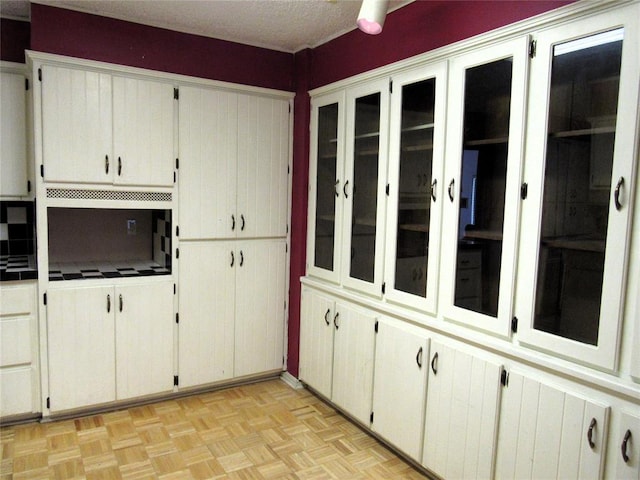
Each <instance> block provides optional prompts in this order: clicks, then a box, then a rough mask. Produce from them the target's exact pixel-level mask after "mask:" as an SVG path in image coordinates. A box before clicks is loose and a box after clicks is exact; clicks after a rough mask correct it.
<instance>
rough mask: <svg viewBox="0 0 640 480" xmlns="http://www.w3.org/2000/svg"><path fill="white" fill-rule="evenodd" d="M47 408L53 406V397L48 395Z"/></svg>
mask: <svg viewBox="0 0 640 480" xmlns="http://www.w3.org/2000/svg"><path fill="white" fill-rule="evenodd" d="M47 408H51V398H50V397H47Z"/></svg>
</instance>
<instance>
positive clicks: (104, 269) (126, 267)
mask: <svg viewBox="0 0 640 480" xmlns="http://www.w3.org/2000/svg"><path fill="white" fill-rule="evenodd" d="M170 274H171V271H170V270H169V269H168V268H166V267H163V266H161V265H159V264H158V263H156V262H154V261H153V260H130V261H127V260H123V261H118V262H82V263H80V262H69V263H51V264H49V281H58V280H87V279H92V278H120V277H146V276H150V275H170Z"/></svg>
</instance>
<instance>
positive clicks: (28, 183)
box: [27, 180, 31, 192]
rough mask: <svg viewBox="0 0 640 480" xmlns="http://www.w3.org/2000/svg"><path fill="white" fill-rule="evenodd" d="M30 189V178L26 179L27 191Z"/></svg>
mask: <svg viewBox="0 0 640 480" xmlns="http://www.w3.org/2000/svg"><path fill="white" fill-rule="evenodd" d="M30 191H31V180H27V192H30Z"/></svg>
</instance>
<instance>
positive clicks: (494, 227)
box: [440, 38, 528, 336]
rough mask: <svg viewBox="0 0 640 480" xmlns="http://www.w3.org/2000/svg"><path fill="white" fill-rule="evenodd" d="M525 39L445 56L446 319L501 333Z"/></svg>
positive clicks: (511, 247)
mask: <svg viewBox="0 0 640 480" xmlns="http://www.w3.org/2000/svg"><path fill="white" fill-rule="evenodd" d="M527 45H528V39H527V38H521V39H518V40H515V41H511V42H507V43H503V44H498V45H496V46H493V47H490V48H486V49H482V50H478V51H474V52H472V53H469V54H466V55H463V56H460V57H457V58H454V59H452V61H451V68H450V83H449V106H450V109H449V111H448V131H447V153H446V155H447V157H446V159H445V163H446V167H445V168H446V170H445V181H446V184H445V185H443V187H444V195H443V197H444V203H445V206H444V212H443V215H444V219H443V243H442V252H443V255H442V259H443V260H442V261H443V263H442V265H441V275H440V277H441V279H442V286H441V288H442V297H441V298H442V309H443V313H444V316H445V318H446V319H448V320H453V321H455V322H460V323H464V324H466V325H469V326H472V327H474V328H478V329H482V330H486V331H490V332H492V333H494V334H498V335H502V336H507V335H509V324H510V320H511V316H512V306H513V286H514V275H515V265H516V258H515V250H516V248H515V247H516V241H517V225H518V222H517V218H518V210H519V202H520V176H521V166H522V156H523V142H522V137H523V121H524V101H525V97H526V95H525V90H526V77H525V74H526V61H527Z"/></svg>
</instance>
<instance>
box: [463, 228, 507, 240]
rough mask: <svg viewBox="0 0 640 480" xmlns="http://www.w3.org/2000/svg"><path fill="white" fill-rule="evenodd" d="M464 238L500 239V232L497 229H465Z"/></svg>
mask: <svg viewBox="0 0 640 480" xmlns="http://www.w3.org/2000/svg"><path fill="white" fill-rule="evenodd" d="M464 238H472V239H474V240H476V239H477V240H497V241H502V232H499V231H497V230H467V231H465V232H464Z"/></svg>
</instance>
